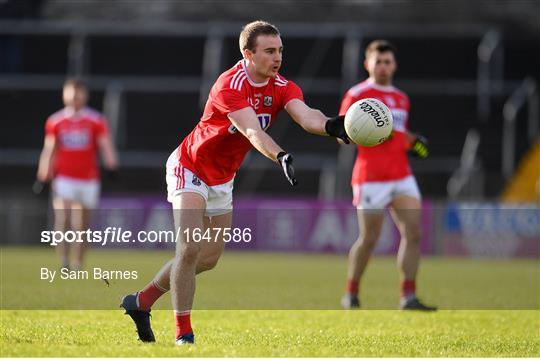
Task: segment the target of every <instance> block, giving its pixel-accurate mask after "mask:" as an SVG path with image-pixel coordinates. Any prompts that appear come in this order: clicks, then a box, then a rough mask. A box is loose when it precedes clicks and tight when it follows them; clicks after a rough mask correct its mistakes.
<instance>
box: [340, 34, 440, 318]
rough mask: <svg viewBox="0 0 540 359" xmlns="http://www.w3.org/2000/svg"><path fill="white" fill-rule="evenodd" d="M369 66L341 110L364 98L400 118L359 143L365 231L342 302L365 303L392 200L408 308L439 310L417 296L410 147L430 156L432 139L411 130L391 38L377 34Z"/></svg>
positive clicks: (357, 187) (357, 181)
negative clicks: (362, 293) (381, 134)
mask: <svg viewBox="0 0 540 359" xmlns="http://www.w3.org/2000/svg"><path fill="white" fill-rule="evenodd" d="M365 56H366V58H365V62H364V66H365V68H366V70H367V72H368V73H369V78H368V79H367V80H365V81H363V82H361V83H359V84H357V85H356V86H353V87H352V88H351V89H350V90H349V91H348V92H347V93H346V94H345V97H344V98H343V101H342V103H341V108H340V114H342V115H344V114H345V113H346V112H347V110H348V109H349V107H350V106H351V105H352V104H353V103H355V102H356V101H358V100H360V99H363V98H376V99H379V100H381V101H382V102H384V104H386V106H388V108H389V109H390V110H391V112H392V116H393V118H394V128H393V132H392V136H391V137H390V139H388V140H387V141H386V142H384V143H382V144H380V145H378V146H374V147H362V146H358V156H357V157H356V162H355V164H354V169H353V174H352V181H351V182H352V187H353V197H354V198H353V204H354V205H355V206H356V207H357V208H358V211H357V213H358V223H359V230H360V236H359V238H358V240H357V241H356V242H355V243H354V245H353V246H352V248H351V250H350V252H349V269H348V282H347V292H346V294H345V295H344V296H343V298H342V301H341V304H342V306H343V307H344V308H346V309H352V308H359V307H360V300H359V298H358V292H359V283H360V279H361V277H362V275H363V273H364V270H365V269H366V266H367V264H368V261H369V258H370V256H371V253H372V252H373V249H374V247H375V245H376V243H377V240H378V239H379V236H380V233H381V227H382V224H383V219H384V209H385V208H386V207H387V206H389V207H390V211H391V214H392V218H393V220H394V222H395V224H396V225H397V227H398V229H399V232H400V234H401V242H400V246H399V251H398V268H399V274H400V282H401V283H400V285H401V300H400V307H401V308H402V309H417V310H434V309H435V308H434V307H429V306H426V305H424V304H423V303H422V302H420V301H419V300H418V298H417V297H416V275H417V271H418V264H419V261H420V238H421V202H420V201H421V196H420V191H419V189H418V185H417V183H416V179H415V178H414V176H413V174H412V172H411V168H410V166H409V161H408V158H407V152H408V151H410V152H412V154H414V155H416V156H418V157H420V158H425V157H427V155H428V149H427V143H426V140H425V139H424V138H423V137H421V136H418V135H414V134H412V133H410V132H408V131H407V122H408V119H409V98H408V97H407V95H406V94H405V93H403V92H402V91H400V90H398V89H397V88H395V87H394V86H393V85H392V79H393V76H394V73H395V71H396V68H397V63H396V58H395V49H394V47H393V46H392V45H391V44H390V43H389V42H387V41H384V40H376V41H373V42H371V43H370V44H369V45H368V47H367V48H366V54H365Z"/></svg>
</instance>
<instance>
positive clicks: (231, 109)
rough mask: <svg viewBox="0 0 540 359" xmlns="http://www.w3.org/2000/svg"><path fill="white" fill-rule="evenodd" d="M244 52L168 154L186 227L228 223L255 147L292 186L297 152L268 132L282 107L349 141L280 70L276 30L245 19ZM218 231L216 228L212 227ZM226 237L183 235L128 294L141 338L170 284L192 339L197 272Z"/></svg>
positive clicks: (179, 217)
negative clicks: (236, 186) (150, 276)
mask: <svg viewBox="0 0 540 359" xmlns="http://www.w3.org/2000/svg"><path fill="white" fill-rule="evenodd" d="M239 45H240V51H241V53H242V56H243V59H242V60H240V61H239V62H238V63H237V64H236V65H234V66H233V67H232V68H231V69H229V70H227V71H225V72H224V73H223V74H221V76H220V77H219V78H218V79H217V81H216V83H215V84H214V86H213V87H212V89H211V90H210V93H209V96H208V101H207V102H206V106H205V109H204V113H203V115H202V117H201V119H200V121H199V122H198V124H197V126H196V127H195V129H194V130H193V131H192V132H191V133H190V134H189V135H188V136H187V137H186V138H185V139H184V140H183V141H182V143H181V144H180V146H179V147H178V148H177V149H176V150H175V151H174V152H173V153H172V154H171V156H170V157H169V160H168V161H167V187H168V188H167V189H168V200H169V201H170V202H172V205H173V209H174V217H175V225H176V226H177V227H180V228H181V229H182V233H183V234H184V232H183V230H184V229H189V230H191V231H193V230H194V229H202V231H203V232H204V230H205V229H207V228H211V229H213V228H221V229H223V228H230V227H231V224H232V189H233V181H234V176H235V173H236V172H237V171H238V169H239V168H240V165H241V163H242V160H243V159H244V157H245V155H246V154H247V152H248V151H249V150H250V149H251V148H252V147H255V149H257V150H258V151H259V152H261V153H262V154H263V155H264V156H266V157H267V158H268V159H270V160H272V161H275V162H277V164H278V165H279V166H280V167H281V168H282V170H283V172H284V174H285V176H286V178H287V180H288V181H289V182H290V183H291V184H292V185H293V186H294V185H296V179H295V177H294V170H293V167H292V162H293V157H292V155H291V154H289V153H286V152H285V151H284V150H283V149H282V148H281V147H280V146H279V145H277V144H276V143H275V142H274V140H273V139H272V138H271V137H270V136H269V135H268V134H267V133H266V132H265V131H266V130H267V129H268V128H269V127H270V126H271V125H272V124H273V123H274V121H275V120H276V118H277V114H278V112H279V111H280V110H282V109H285V110H286V111H287V112H288V113H289V115H290V116H291V117H292V118H293V120H294V121H295V122H297V123H298V124H299V125H300V126H302V127H303V128H304V130H306V131H307V132H310V133H313V134H317V135H322V136H328V135H330V136H334V137H339V138H341V139H343V140H345V141H347V142H348V139H347V135H346V133H345V129H344V127H343V118H342V117H341V118H339V117H335V118H328V117H326V116H325V115H324V114H323V113H322V112H320V111H319V110H314V109H312V108H310V107H308V106H307V105H306V104H305V103H304V100H303V95H302V91H301V89H300V88H299V87H298V86H297V85H296V84H295V83H293V82H292V81H289V80H286V79H285V78H284V77H283V76H281V75H279V73H278V71H279V69H280V67H281V63H282V51H283V45H282V42H281V38H280V34H279V31H278V29H277V28H276V27H274V26H273V25H271V24H269V23H267V22H264V21H255V22H252V23H249V24H247V25H245V26H244V28H243V29H242V32H241V33H240V38H239ZM211 233H215V232H213V231H212V232H211ZM222 233H223V232H222ZM223 248H224V241H223V238H222V236H221V238H217V239H212V240H210V241H201V242H199V243H196V242H193V241H187V239H186V238H185V236H184V237H183V238H181V239H179V240H178V242H177V249H176V255H175V257H174V259H172V260H171V261H169V262H168V263H167V264H165V266H164V267H163V268H162V269H161V271H160V272H159V273H158V274H157V275H156V277H155V278H154V280H153V281H151V282H150V283H149V284H148V285H147V286H146V287H145V288H143V289H142V290H141V291H139V292H137V293H135V294H131V295H128V296H126V297H124V299H123V301H122V306H123V307H124V308H125V309H126V313H127V314H129V315H130V316H131V318H132V319H133V320H134V321H135V324H136V326H137V331H138V334H139V338H140V339H141V340H142V341H154V340H155V339H154V335H153V333H152V330H151V327H150V321H149V311H150V308H151V306H152V304H153V303H154V302H155V301H156V300H157V299H158V298H159V297H160V296H161V295H162V294H163V293H165V292H166V291H167V290H169V288H170V289H171V292H172V304H173V309H174V315H175V321H176V343H177V344H179V345H180V344H186V343H193V342H194V335H193V330H192V328H191V319H190V313H191V312H190V311H191V308H192V305H193V297H194V293H195V275H196V274H198V273H200V272H202V271H205V270H209V269H212V268H213V267H214V266H215V265H216V264H217V262H218V260H219V257H220V256H221V253H222V252H223Z"/></svg>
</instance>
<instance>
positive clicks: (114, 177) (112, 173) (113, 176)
mask: <svg viewBox="0 0 540 359" xmlns="http://www.w3.org/2000/svg"><path fill="white" fill-rule="evenodd" d="M103 172H104V174H105V177H106V178H107V179H108V180H110V181H112V182H116V181H118V170H107V169H106V170H104V171H103Z"/></svg>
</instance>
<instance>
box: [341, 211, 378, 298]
mask: <svg viewBox="0 0 540 359" xmlns="http://www.w3.org/2000/svg"><path fill="white" fill-rule="evenodd" d="M357 215H358V230H359V236H358V239H357V240H356V242H354V244H353V245H352V247H351V249H350V251H349V257H348V260H349V262H348V263H349V266H348V271H347V292H346V294H345V296H344V297H343V298H342V301H341V304H342V306H343V307H344V308H345V309H353V308H357V307H359V306H360V302H359V299H358V295H359V289H360V280H361V278H362V275H363V274H364V271H365V269H366V267H367V264H368V262H369V258H370V257H371V254H372V253H373V249H374V248H375V245H376V244H377V240H378V239H379V236H380V234H381V228H382V223H383V220H384V212H383V211H381V210H378V209H376V210H369V209H358V210H357Z"/></svg>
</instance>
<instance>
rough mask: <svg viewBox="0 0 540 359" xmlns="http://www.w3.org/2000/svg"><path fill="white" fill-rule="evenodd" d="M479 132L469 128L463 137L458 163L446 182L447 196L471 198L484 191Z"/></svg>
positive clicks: (480, 195)
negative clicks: (479, 156)
mask: <svg viewBox="0 0 540 359" xmlns="http://www.w3.org/2000/svg"><path fill="white" fill-rule="evenodd" d="M479 146H480V134H479V133H478V131H477V130H475V129H470V130H469V131H468V132H467V136H466V137H465V143H464V144H463V149H462V151H461V158H460V165H459V167H458V168H457V169H456V170H455V171H454V173H453V174H452V176H451V177H450V179H449V180H448V184H447V187H446V188H447V192H448V197H449V198H451V199H456V198H458V197H464V198H473V197H482V195H483V193H484V173H483V171H482V164H481V162H480V160H479V159H478V148H479Z"/></svg>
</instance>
